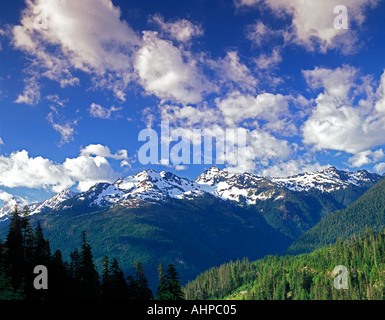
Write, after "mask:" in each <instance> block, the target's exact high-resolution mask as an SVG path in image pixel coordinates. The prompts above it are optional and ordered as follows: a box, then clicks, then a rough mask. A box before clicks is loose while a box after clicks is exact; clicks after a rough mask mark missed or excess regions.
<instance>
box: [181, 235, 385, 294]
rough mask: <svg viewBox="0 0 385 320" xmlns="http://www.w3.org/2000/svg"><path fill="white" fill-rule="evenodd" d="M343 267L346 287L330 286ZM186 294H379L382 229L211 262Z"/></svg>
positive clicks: (384, 266)
mask: <svg viewBox="0 0 385 320" xmlns="http://www.w3.org/2000/svg"><path fill="white" fill-rule="evenodd" d="M340 265H342V266H345V267H346V268H347V271H348V273H347V284H348V287H347V289H346V290H345V289H338V288H336V287H335V286H334V281H335V279H336V277H337V274H336V273H335V272H334V269H335V267H336V266H340ZM184 292H185V296H186V299H191V300H196V299H246V300H254V299H255V300H383V299H384V298H385V230H382V231H380V232H378V233H374V232H373V230H372V229H370V228H367V229H366V231H365V232H364V233H361V234H358V235H352V236H351V237H350V238H348V239H346V240H342V239H338V241H337V242H336V243H334V244H333V245H331V244H330V245H328V246H324V247H322V248H320V249H318V250H316V251H314V252H313V253H310V254H302V255H298V256H289V255H286V256H280V257H279V256H267V257H265V258H263V259H261V260H257V261H254V262H249V261H248V260H247V259H243V260H237V261H235V262H230V263H226V264H223V265H221V266H220V267H217V268H211V269H209V270H207V271H206V272H204V273H202V274H200V275H199V276H198V277H197V278H196V279H195V280H193V281H190V282H189V283H188V284H187V285H186V286H185V288H184Z"/></svg>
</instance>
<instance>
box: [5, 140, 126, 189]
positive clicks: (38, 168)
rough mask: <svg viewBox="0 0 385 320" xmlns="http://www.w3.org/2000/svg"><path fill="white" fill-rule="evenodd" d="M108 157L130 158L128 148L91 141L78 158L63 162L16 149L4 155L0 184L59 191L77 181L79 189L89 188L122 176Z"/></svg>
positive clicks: (11, 186)
mask: <svg viewBox="0 0 385 320" xmlns="http://www.w3.org/2000/svg"><path fill="white" fill-rule="evenodd" d="M107 158H112V159H117V160H121V159H125V160H126V161H127V159H128V158H127V151H126V150H119V151H118V152H117V153H115V154H111V152H110V150H109V148H107V147H104V146H102V145H90V146H87V147H85V148H84V149H82V150H81V154H80V155H79V156H78V157H77V158H67V159H66V160H65V161H64V162H63V163H55V162H54V161H52V160H50V159H46V158H43V157H35V158H34V157H30V156H29V154H28V152H27V151H26V150H23V151H17V152H13V153H11V155H10V156H8V157H7V156H0V185H2V186H5V187H9V188H14V187H27V188H47V189H50V190H53V191H55V192H59V191H61V190H63V189H65V188H69V187H71V186H74V185H77V188H78V190H80V191H86V190H88V188H90V187H91V186H92V185H94V184H95V183H98V182H110V183H112V182H113V181H115V180H116V179H117V178H118V177H119V174H118V173H116V172H115V171H114V170H113V168H112V167H111V165H110V163H109V162H108V160H107Z"/></svg>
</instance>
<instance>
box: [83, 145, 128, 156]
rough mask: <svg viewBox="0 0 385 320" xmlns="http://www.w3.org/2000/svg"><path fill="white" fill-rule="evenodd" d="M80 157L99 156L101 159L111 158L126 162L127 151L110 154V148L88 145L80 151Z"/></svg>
mask: <svg viewBox="0 0 385 320" xmlns="http://www.w3.org/2000/svg"><path fill="white" fill-rule="evenodd" d="M80 155H81V156H99V157H103V158H111V159H115V160H128V154H127V150H125V149H122V150H118V151H117V152H116V153H114V154H112V153H111V151H110V148H108V147H107V146H103V145H101V144H90V145H88V146H86V147H85V148H82V149H80Z"/></svg>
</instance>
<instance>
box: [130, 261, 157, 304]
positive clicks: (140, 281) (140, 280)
mask: <svg viewBox="0 0 385 320" xmlns="http://www.w3.org/2000/svg"><path fill="white" fill-rule="evenodd" d="M134 268H135V282H136V286H137V296H136V299H138V300H149V299H152V298H153V295H152V292H151V290H150V288H149V283H148V280H147V278H146V276H145V275H144V270H143V265H142V263H141V262H135V264H134Z"/></svg>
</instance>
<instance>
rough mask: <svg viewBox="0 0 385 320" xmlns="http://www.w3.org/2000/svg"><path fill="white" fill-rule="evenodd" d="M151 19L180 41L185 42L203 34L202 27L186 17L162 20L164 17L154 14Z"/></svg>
mask: <svg viewBox="0 0 385 320" xmlns="http://www.w3.org/2000/svg"><path fill="white" fill-rule="evenodd" d="M152 21H154V22H155V23H156V24H158V25H159V27H160V28H161V30H162V31H163V32H165V33H167V34H168V35H169V36H170V37H171V38H173V39H175V40H178V41H180V42H187V41H190V40H191V39H192V38H193V37H199V36H202V35H203V29H202V28H201V27H200V26H197V25H194V24H193V23H191V22H190V21H188V20H186V19H180V20H176V21H175V22H164V18H163V17H162V16H161V15H155V16H153V17H152Z"/></svg>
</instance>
